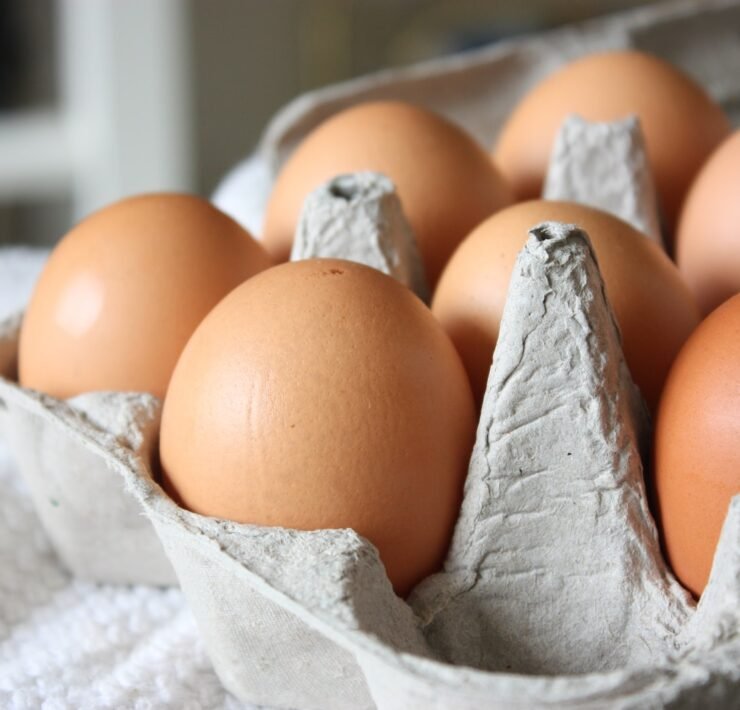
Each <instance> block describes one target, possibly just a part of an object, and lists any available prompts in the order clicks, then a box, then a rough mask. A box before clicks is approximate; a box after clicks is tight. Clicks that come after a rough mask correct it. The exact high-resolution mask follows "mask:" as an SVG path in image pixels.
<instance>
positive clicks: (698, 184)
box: [676, 131, 740, 314]
mask: <svg viewBox="0 0 740 710" xmlns="http://www.w3.org/2000/svg"><path fill="white" fill-rule="evenodd" d="M676 262H677V263H678V268H679V269H680V270H681V273H682V274H683V275H684V277H685V278H686V282H687V283H688V284H689V286H690V287H691V289H692V290H693V291H694V294H695V295H696V299H697V301H698V303H699V307H700V308H701V310H702V312H703V313H705V314H706V313H709V312H710V311H712V310H713V309H714V308H716V307H717V306H718V305H719V304H720V303H722V302H723V301H726V300H727V299H728V298H730V296H733V295H734V294H736V293H738V292H740V131H735V133H733V134H732V135H731V136H730V137H729V138H728V139H727V140H725V141H724V142H723V143H722V145H720V147H719V148H717V150H716V151H715V152H714V153H713V154H712V156H711V157H710V158H709V160H708V161H707V163H706V164H705V165H704V167H703V168H702V169H701V172H700V173H699V175H698V176H697V178H696V180H695V181H694V183H693V184H692V186H691V190H690V191H689V194H688V197H687V198H686V204H685V205H684V209H683V212H682V213H681V219H680V221H679V224H678V233H677V236H676Z"/></svg>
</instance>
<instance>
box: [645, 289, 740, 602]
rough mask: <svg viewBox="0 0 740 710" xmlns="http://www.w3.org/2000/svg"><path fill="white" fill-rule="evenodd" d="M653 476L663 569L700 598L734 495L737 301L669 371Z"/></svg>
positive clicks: (705, 325)
mask: <svg viewBox="0 0 740 710" xmlns="http://www.w3.org/2000/svg"><path fill="white" fill-rule="evenodd" d="M653 476H654V485H655V492H656V495H657V504H658V519H659V525H660V529H661V532H662V539H663V544H664V547H665V551H666V554H667V557H668V561H669V562H670V565H671V567H672V568H673V571H674V572H675V574H676V576H677V577H678V578H679V580H680V581H681V582H682V583H683V585H684V586H685V587H686V588H687V589H689V590H690V591H691V592H693V593H694V594H695V595H696V596H699V595H700V594H701V593H702V592H703V590H704V587H705V586H706V583H707V580H708V578H709V572H710V569H711V566H712V560H713V558H714V552H715V549H716V547H717V542H718V540H719V536H720V531H721V528H722V524H723V523H724V520H725V517H726V516H727V511H728V508H729V505H730V499H731V498H732V496H733V495H736V494H738V493H740V295H738V296H734V297H733V298H731V299H730V300H729V301H727V302H726V303H724V304H723V305H721V306H720V307H719V308H718V309H717V310H716V311H714V312H713V313H712V314H711V315H710V316H709V317H708V318H706V320H704V321H703V322H702V323H701V325H700V326H699V327H698V328H697V329H696V331H695V332H694V333H693V335H692V336H691V337H690V338H689V339H688V341H687V342H686V344H685V345H684V347H683V348H682V349H681V352H680V353H679V355H678V357H677V358H676V362H675V363H674V365H673V367H672V368H671V371H670V375H669V377H668V380H667V381H666V386H665V390H664V392H663V396H662V397H661V400H660V409H659V412H658V418H657V422H656V427H655V447H654V472H653Z"/></svg>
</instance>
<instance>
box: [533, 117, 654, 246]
mask: <svg viewBox="0 0 740 710" xmlns="http://www.w3.org/2000/svg"><path fill="white" fill-rule="evenodd" d="M542 197H543V198H544V199H546V200H568V201H571V202H580V203H581V204H585V205H589V206H590V207H596V208H597V209H601V210H604V211H605V212H611V213H612V214H614V215H615V216H617V217H619V218H621V219H623V220H624V221H625V222H628V223H629V224H631V225H632V226H633V227H634V228H635V229H637V230H638V231H639V232H642V233H643V234H645V235H647V236H648V237H650V238H651V239H652V240H653V241H655V242H656V243H658V244H659V245H660V246H663V238H662V236H661V231H660V220H659V218H658V199H657V194H656V192H655V184H654V182H653V176H652V173H651V171H650V165H649V164H648V160H647V152H646V150H645V139H644V137H643V133H642V129H641V128H640V120H639V118H637V116H630V117H628V118H625V119H624V120H622V121H612V122H608V123H606V122H605V123H602V122H595V121H587V120H585V119H584V118H581V117H580V116H576V115H573V116H569V117H568V118H566V119H565V121H563V125H562V126H561V128H560V130H559V132H558V135H557V137H556V138H555V143H554V146H553V152H552V155H551V158H550V163H549V168H548V171H547V175H546V177H545V183H544V187H543V191H542Z"/></svg>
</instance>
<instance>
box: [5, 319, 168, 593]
mask: <svg viewBox="0 0 740 710" xmlns="http://www.w3.org/2000/svg"><path fill="white" fill-rule="evenodd" d="M21 321H22V316H21V315H17V316H14V317H11V318H9V319H7V320H5V321H3V322H0V435H2V436H3V438H4V439H6V440H7V443H8V446H9V447H10V450H11V451H12V453H13V456H14V458H15V459H16V461H17V463H18V465H19V467H20V470H21V472H22V473H23V476H24V478H25V480H26V483H27V484H28V487H29V490H30V493H31V497H32V499H33V503H34V507H35V508H36V511H37V513H38V515H39V517H40V519H41V522H42V524H43V526H44V528H45V530H46V531H47V533H48V535H49V539H50V540H51V542H52V544H53V546H54V549H55V550H56V552H57V554H58V555H59V557H60V559H61V560H62V562H63V563H64V565H65V566H66V567H67V569H69V570H70V571H71V572H72V573H73V574H75V575H76V576H78V577H80V578H82V579H90V580H94V581H99V582H111V583H114V584H129V583H141V584H156V585H164V584H176V582H177V578H176V577H175V573H174V571H173V569H172V565H171V564H170V562H169V560H168V559H167V556H166V555H165V553H164V550H163V549H162V544H161V543H160V541H159V539H158V538H157V535H156V532H155V531H154V528H153V527H152V525H151V523H150V522H149V520H148V519H147V518H146V516H144V515H142V511H141V506H140V505H139V503H138V501H137V500H136V499H135V498H134V497H133V496H131V495H130V494H128V493H127V492H126V491H125V489H124V487H123V486H122V482H121V477H120V474H119V472H118V470H117V468H116V466H115V465H114V464H113V461H118V462H123V463H124V464H125V465H126V466H128V467H129V468H131V467H133V466H135V465H140V463H142V464H143V462H146V465H147V466H148V465H149V462H150V461H151V460H152V458H153V456H154V455H155V452H156V435H157V433H158V430H159V414H160V408H161V404H160V402H159V400H158V399H157V398H156V397H153V396H152V395H148V394H140V393H121V392H90V393H87V394H83V395H80V396H78V397H74V398H73V399H70V400H67V401H61V400H58V399H55V398H53V397H49V396H47V395H44V394H42V393H39V392H34V391H32V390H28V389H25V388H22V387H20V386H19V385H18V384H17V382H16V381H15V380H16V375H17V352H18V337H19V332H20V327H21Z"/></svg>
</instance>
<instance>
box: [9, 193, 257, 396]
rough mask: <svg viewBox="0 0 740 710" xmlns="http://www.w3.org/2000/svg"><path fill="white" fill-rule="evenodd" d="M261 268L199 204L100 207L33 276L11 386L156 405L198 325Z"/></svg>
mask: <svg viewBox="0 0 740 710" xmlns="http://www.w3.org/2000/svg"><path fill="white" fill-rule="evenodd" d="M270 265H271V260H270V257H269V256H268V254H267V253H266V252H265V250H264V249H263V248H262V247H261V246H260V245H259V244H258V243H257V242H256V241H255V240H254V239H253V238H252V237H251V236H250V235H249V234H248V233H247V232H246V231H245V230H244V229H243V228H242V227H240V226H239V225H238V224H237V223H236V222H234V221H233V220H232V219H231V218H230V217H227V216H226V215H225V214H223V213H222V212H220V211H219V210H217V209H216V208H215V207H213V206H212V205H211V204H209V203H208V202H206V201H205V200H202V199H200V198H198V197H194V196H191V195H180V194H150V195H143V196H138V197H132V198H129V199H125V200H122V201H120V202H117V203H115V204H112V205H110V206H108V207H105V208H104V209H102V210H100V211H98V212H95V213H94V214H92V215H91V216H90V217H88V218H87V219H85V220H83V221H82V222H80V223H79V224H78V225H77V226H76V227H74V228H73V229H72V230H71V231H70V232H69V233H68V234H67V235H66V236H65V237H64V238H63V239H62V241H61V242H60V243H59V244H58V245H57V247H56V248H55V249H54V251H53V252H52V254H51V256H50V257H49V261H48V262H47V264H46V266H45V267H44V270H43V272H42V273H41V276H40V278H39V280H38V282H37V284H36V287H35V290H34V292H33V295H32V297H31V301H30V303H29V306H28V309H27V311H26V313H25V316H24V318H23V325H22V328H21V335H20V351H19V381H20V384H21V385H23V386H24V387H30V388H33V389H36V390H40V391H42V392H46V393H47V394H50V395H52V396H54V397H59V398H67V397H72V396H74V395H77V394H80V393H82V392H89V391H94V390H118V391H141V392H150V393H152V394H154V395H156V396H158V397H163V396H164V393H165V390H166V388H167V383H168V382H169V379H170V376H171V374H172V371H173V369H174V367H175V363H176V362H177V358H178V357H179V355H180V352H181V351H182V349H183V347H184V346H185V343H186V342H187V340H188V338H189V337H190V336H191V335H192V333H193V331H194V330H195V327H196V326H197V325H198V323H200V321H201V320H202V319H203V318H204V316H205V315H206V314H207V313H208V311H210V310H211V308H213V306H215V305H216V303H218V302H219V301H220V300H221V299H222V298H223V297H224V296H225V295H226V294H227V293H228V292H229V291H231V290H232V289H233V288H235V287H236V286H238V285H239V284H240V283H241V282H242V281H244V280H245V279H248V278H249V277H250V276H252V275H253V274H255V273H257V272H259V271H261V270H262V269H265V268H267V267H268V266H270Z"/></svg>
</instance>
